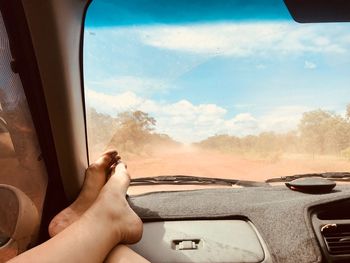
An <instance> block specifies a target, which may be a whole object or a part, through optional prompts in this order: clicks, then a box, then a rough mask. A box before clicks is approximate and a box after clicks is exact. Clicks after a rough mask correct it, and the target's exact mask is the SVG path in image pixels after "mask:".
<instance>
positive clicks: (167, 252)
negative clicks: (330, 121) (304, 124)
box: [0, 0, 350, 263]
mask: <svg viewBox="0 0 350 263" xmlns="http://www.w3.org/2000/svg"><path fill="white" fill-rule="evenodd" d="M95 1H96V2H98V1H99V0H93V1H89V0H11V1H6V0H0V11H1V16H0V38H1V39H0V56H1V58H0V60H1V61H0V72H1V73H0V85H1V86H0V262H6V261H7V260H9V259H11V258H13V257H15V256H16V255H18V254H20V253H22V252H24V251H26V250H28V249H30V248H32V247H34V246H35V245H37V244H40V243H42V242H45V241H46V240H48V239H49V235H48V230H47V229H48V225H49V223H50V220H51V219H52V218H53V217H54V216H55V215H56V214H57V213H58V212H59V211H61V210H62V209H63V208H65V207H66V206H67V205H69V204H70V203H71V202H72V201H73V200H74V198H75V197H76V196H77V195H78V193H79V190H80V188H81V186H82V183H83V180H84V171H85V169H86V168H87V167H88V166H89V164H90V163H91V162H92V161H93V160H94V159H95V156H93V154H92V153H91V145H89V135H88V134H89V132H90V130H89V127H88V126H89V123H88V122H89V116H90V115H89V114H90V113H89V112H88V111H87V104H89V103H90V102H89V101H88V100H87V99H86V97H87V96H88V95H87V94H88V92H89V91H88V90H87V87H86V86H87V81H86V80H85V77H84V70H87V69H86V68H87V66H86V64H85V62H84V59H85V54H84V48H85V44H84V41H85V42H86V41H88V39H87V37H96V34H98V33H95V32H94V31H93V30H94V28H93V27H92V29H90V28H89V29H87V28H86V25H85V21H86V17H87V16H89V6H92V5H93V4H94V2H95ZM103 1H105V2H107V6H108V4H111V5H112V4H113V2H114V1H113V0H108V1H106V0H103ZM115 2H116V3H117V4H120V3H121V1H115ZM128 2H130V3H132V2H135V5H132V4H130V6H131V7H130V8H131V9H132V10H134V8H135V7H136V8H137V5H138V4H140V5H148V4H149V3H148V2H154V3H153V4H152V5H153V6H157V5H160V6H164V7H166V8H169V10H170V11H169V10H168V9H167V10H168V11H169V12H171V10H172V9H171V8H172V5H174V6H179V8H183V10H187V9H186V8H187V6H186V4H187V3H192V4H193V5H192V6H190V8H191V7H192V8H194V9H195V8H196V5H201V6H202V5H206V4H208V6H210V8H209V9H210V10H212V12H214V11H213V10H215V8H217V7H216V6H220V5H222V6H220V7H218V8H221V9H225V10H226V11H225V12H226V13H225V14H224V15H225V16H229V15H230V12H231V9H230V7H231V4H232V3H233V4H237V3H239V2H242V1H238V0H220V1H214V0H207V1H202V2H201V1H198V0H188V1H161V0H157V1H156V0H155V1H153V0H151V1H141V0H138V1H131V0H130V1H128ZM165 2H166V3H165ZM243 2H244V1H243ZM247 2H249V1H247ZM251 2H254V3H256V2H260V1H251ZM262 2H264V1H261V2H260V3H262ZM267 2H271V1H270V0H269V1H267ZM272 2H281V4H283V5H285V7H286V10H288V14H290V16H291V17H292V18H293V23H296V24H318V25H319V24H321V26H322V25H323V24H331V25H332V23H334V22H336V23H344V24H346V25H347V23H348V22H350V4H349V2H348V1H346V0H328V1H327V0H308V1H302V0H284V1H278V0H275V1H272ZM210 3H211V4H212V5H213V6H214V7H213V6H211V4H210ZM213 3H216V5H215V4H213ZM126 4H128V3H126ZM150 5H151V4H150ZM266 5H267V6H268V4H266ZM169 6H170V7H169ZM253 6H254V5H253ZM91 8H92V7H91ZM166 8H165V9H166ZM165 9H164V10H165ZM221 9H220V10H221ZM142 10H143V9H142ZM161 10H163V9H161ZM263 11H264V10H262V11H261V12H263ZM273 11H274V10H272V12H273ZM91 12H92V11H91ZM186 12H187V11H186ZM186 12H185V11H184V12H183V13H181V12H179V13H177V14H182V16H181V15H180V16H181V18H180V19H182V21H181V23H179V24H181V25H182V24H186V23H187V22H191V23H192V22H193V21H194V22H193V23H197V22H198V21H197V20H196V19H197V18H196V17H195V16H194V17H192V15H193V14H192V13H186ZM203 12H204V11H203ZM232 12H233V11H232ZM256 12H259V10H256ZM174 13H176V12H174ZM102 14H104V13H102ZM135 14H136V15H134V16H131V17H132V18H133V19H135V17H137V14H138V13H137V11H135ZM199 14H200V13H199ZM188 15H190V16H191V17H192V19H193V21H188V19H189V18H188ZM102 16H103V15H102ZM105 17H107V18H108V17H109V16H108V13H106V14H105ZM164 17H165V18H164ZM167 18H169V21H170V22H169V21H168V20H167V22H169V23H170V24H171V25H172V26H176V25H174V24H172V23H174V22H173V21H172V18H171V15H169V16H167V14H165V15H164V16H162V19H165V20H166V19H167ZM113 19H118V17H117V16H116V18H113ZM211 19H212V20H213V21H216V20H218V18H217V17H216V16H213V17H212V18H211ZM224 19H227V17H225V18H224ZM141 20H142V19H140V21H141ZM165 20H164V21H165ZM140 21H139V22H138V23H139V24H136V25H131V27H132V26H138V25H140V27H142V26H144V24H142V23H143V22H142V21H141V22H140ZM164 21H163V20H161V22H159V21H158V23H160V24H161V23H165V22H164ZM124 22H125V23H126V24H128V21H127V20H125V21H124ZM147 23H148V22H147ZM114 26H115V25H114ZM128 26H130V25H128ZM96 32H97V30H96ZM151 37H152V36H151ZM108 41H109V40H108ZM108 41H107V42H108ZM150 41H151V40H150ZM107 42H106V43H107ZM152 43H153V42H152ZM154 43H156V44H155V45H161V44H162V43H160V42H154ZM159 43H160V44H159ZM347 43H348V45H350V41H348V42H347ZM103 48H105V49H108V47H104V46H103V45H101V49H103ZM125 52H128V51H125ZM115 59H116V60H117V59H118V58H115ZM140 63H141V62H140ZM305 63H306V62H305ZM305 67H310V68H313V67H316V66H314V65H313V64H307V63H306V64H305ZM164 68H165V66H164ZM123 70H124V69H123ZM126 70H128V69H126ZM164 70H165V69H164ZM96 74H97V73H96ZM324 74H327V72H325V73H324ZM89 85H90V84H89ZM329 89H332V87H331V86H329ZM174 92H176V91H174ZM106 103H107V102H106ZM116 103H117V102H116ZM14 105H15V106H14ZM11 107H17V108H16V109H14V110H13V109H12V108H11ZM101 133H102V131H101ZM102 148H103V147H101V148H99V149H98V150H97V152H98V153H97V155H98V154H99V153H101V152H102ZM116 148H117V149H118V145H116ZM195 154H196V153H195V152H194V153H190V155H189V156H190V157H189V158H190V159H191V158H192V157H193V159H195V158H196V157H195ZM122 158H123V157H122ZM127 163H128V169H129V168H130V169H131V170H132V169H133V162H132V161H131V162H127ZM134 167H135V166H134ZM164 169H166V168H164ZM349 172H350V171H344V170H342V171H328V170H327V171H325V173H312V172H307V174H303V175H291V176H290V174H281V177H278V178H275V177H276V176H275V174H274V175H271V176H270V178H272V179H269V180H265V181H253V180H251V178H248V179H245V178H240V180H236V179H232V178H231V179H227V178H226V179H219V178H220V177H222V176H220V174H218V175H217V176H211V177H215V178H211V177H210V178H209V177H204V176H203V177H202V178H200V180H199V179H198V178H197V179H196V178H194V177H186V176H183V177H182V176H181V175H177V176H174V177H171V178H168V177H166V176H160V177H150V174H143V175H142V176H143V177H141V176H139V177H135V178H133V177H132V175H131V177H132V182H131V184H132V185H133V189H136V188H137V187H139V188H137V189H146V190H140V191H135V192H133V191H132V189H131V191H130V193H129V194H128V199H127V200H128V202H129V204H130V206H131V207H132V209H133V210H134V211H135V212H136V213H137V215H138V216H139V217H140V218H141V219H142V221H143V223H144V231H143V236H142V239H141V240H140V241H139V242H138V243H136V244H134V245H131V246H130V247H131V248H132V249H133V250H134V251H136V252H137V253H139V254H140V255H142V256H143V257H145V258H146V259H148V260H149V261H150V262H155V263H157V262H158V263H165V262H169V263H170V262H172V263H177V262H179V263H180V262H182V263H187V262H202V263H205V262H217V263H219V262H220V263H223V262H230V263H233V262H237V263H238V262H250V263H255V262H256V263H257V262H266V263H268V262H281V263H288V262H290V263H294V262H305V263H311V262H312V263H316V262H335V263H345V262H350V186H349V184H348V183H347V182H349V181H350V174H349ZM170 173H171V172H170ZM131 174H132V172H131ZM162 174H163V173H160V174H157V173H156V172H155V173H154V174H152V175H162ZM198 175H199V174H198ZM232 177H233V178H235V176H232ZM175 181H176V182H180V183H179V186H180V187H179V188H174V189H173V188H172V185H173V184H175V183H174V182H175ZM160 185H165V187H163V188H162V187H161V186H160ZM188 185H191V187H188ZM142 187H144V188H142ZM157 187H158V188H157ZM96 245H98V243H97V244H96Z"/></svg>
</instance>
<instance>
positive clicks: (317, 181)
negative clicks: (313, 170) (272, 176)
mask: <svg viewBox="0 0 350 263" xmlns="http://www.w3.org/2000/svg"><path fill="white" fill-rule="evenodd" d="M286 186H287V187H288V188H289V189H291V190H295V191H299V192H304V193H310V194H323V193H329V192H331V191H332V190H333V188H334V187H335V186H336V183H335V182H333V181H330V180H328V179H325V178H320V177H319V178H317V177H309V178H299V179H295V180H293V181H291V182H286Z"/></svg>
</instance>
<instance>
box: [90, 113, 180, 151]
mask: <svg viewBox="0 0 350 263" xmlns="http://www.w3.org/2000/svg"><path fill="white" fill-rule="evenodd" d="M87 118H88V121H87V124H88V138H89V147H92V148H91V149H89V152H90V153H93V155H95V153H96V155H98V154H99V153H100V152H102V151H103V150H104V149H107V148H116V149H118V151H119V152H121V153H123V154H124V156H125V155H141V156H142V155H145V156H147V155H151V154H152V152H153V150H154V149H155V148H156V147H157V148H159V147H169V146H176V145H180V143H178V142H176V141H175V140H173V139H172V138H171V137H169V136H168V135H166V134H160V133H157V132H155V127H156V124H157V121H156V120H155V119H154V118H153V117H151V116H149V115H148V113H145V112H142V111H126V112H122V113H119V114H118V115H117V116H116V117H111V116H110V115H107V114H102V113H98V112H96V110H95V109H93V108H89V109H88V112H87Z"/></svg>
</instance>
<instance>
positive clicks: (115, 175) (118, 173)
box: [107, 162, 130, 194]
mask: <svg viewBox="0 0 350 263" xmlns="http://www.w3.org/2000/svg"><path fill="white" fill-rule="evenodd" d="M107 184H109V185H114V186H116V185H118V186H119V187H120V188H121V191H122V192H123V194H126V192H127V190H128V187H129V184H130V176H129V173H128V171H127V170H126V165H125V164H124V163H122V162H118V163H117V164H116V165H113V166H112V172H111V177H110V178H109V180H108V182H107Z"/></svg>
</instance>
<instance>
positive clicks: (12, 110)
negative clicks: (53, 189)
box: [0, 14, 47, 232]
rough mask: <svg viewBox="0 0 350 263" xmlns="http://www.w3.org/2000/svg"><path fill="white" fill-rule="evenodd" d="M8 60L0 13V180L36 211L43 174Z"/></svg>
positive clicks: (42, 193)
mask: <svg viewBox="0 0 350 263" xmlns="http://www.w3.org/2000/svg"><path fill="white" fill-rule="evenodd" d="M11 61H12V57H11V52H10V46H9V40H8V36H7V33H6V29H5V26H4V22H3V19H2V16H1V14H0V167H1V168H0V184H8V185H12V186H15V187H17V188H19V189H20V190H22V191H23V192H24V193H25V194H27V196H28V197H29V198H31V200H32V201H33V202H34V203H35V205H36V207H37V208H38V211H39V213H40V212H41V209H42V205H43V201H44V196H45V191H46V185H47V174H46V170H45V166H44V162H43V160H42V158H41V152H40V147H39V144H38V139H37V137H36V132H35V129H34V126H33V122H32V118H31V114H30V111H29V108H28V104H27V101H26V97H25V94H24V91H23V87H22V84H21V80H20V78H19V76H18V74H15V73H13V71H12V70H11V64H10V63H11ZM8 212H11V211H8ZM0 232H1V229H0Z"/></svg>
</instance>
